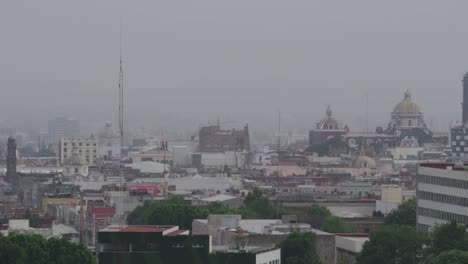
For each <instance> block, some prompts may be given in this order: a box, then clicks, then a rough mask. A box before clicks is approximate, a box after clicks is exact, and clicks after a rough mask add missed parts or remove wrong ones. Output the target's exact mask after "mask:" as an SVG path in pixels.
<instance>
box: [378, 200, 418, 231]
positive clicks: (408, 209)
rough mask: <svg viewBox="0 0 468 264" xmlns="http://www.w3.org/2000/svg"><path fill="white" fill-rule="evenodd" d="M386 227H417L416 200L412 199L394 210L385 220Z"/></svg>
mask: <svg viewBox="0 0 468 264" xmlns="http://www.w3.org/2000/svg"><path fill="white" fill-rule="evenodd" d="M384 224H385V225H409V226H416V199H410V200H407V201H405V202H403V203H402V204H400V205H399V206H398V208H397V209H396V210H392V211H391V212H390V213H389V214H388V215H387V216H386V217H385V220H384Z"/></svg>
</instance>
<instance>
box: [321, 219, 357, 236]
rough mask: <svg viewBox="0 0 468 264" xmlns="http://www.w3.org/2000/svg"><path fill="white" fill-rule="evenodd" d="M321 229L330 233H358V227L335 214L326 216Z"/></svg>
mask: <svg viewBox="0 0 468 264" xmlns="http://www.w3.org/2000/svg"><path fill="white" fill-rule="evenodd" d="M321 230H323V231H325V232H330V233H356V232H357V228H356V226H355V225H353V224H348V223H346V222H345V221H344V220H343V219H341V218H339V217H336V216H334V215H329V216H327V217H325V221H324V223H323V225H322V227H321Z"/></svg>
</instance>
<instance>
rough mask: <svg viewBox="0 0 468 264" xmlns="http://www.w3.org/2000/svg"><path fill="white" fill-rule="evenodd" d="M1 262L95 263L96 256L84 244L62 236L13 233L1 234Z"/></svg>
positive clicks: (22, 263) (45, 263) (35, 263)
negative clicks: (47, 236) (48, 236)
mask: <svg viewBox="0 0 468 264" xmlns="http://www.w3.org/2000/svg"><path fill="white" fill-rule="evenodd" d="M0 263H5V264H13V263H14V264H30V263H34V264H63V263H66V264H94V263H96V258H95V257H94V256H93V254H92V253H91V251H90V250H88V249H87V248H86V247H85V246H84V245H81V244H76V243H73V242H70V241H67V240H65V239H62V238H55V237H52V238H49V239H46V238H44V237H42V236H40V235H23V234H15V233H13V234H10V235H8V236H0Z"/></svg>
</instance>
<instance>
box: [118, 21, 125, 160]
mask: <svg viewBox="0 0 468 264" xmlns="http://www.w3.org/2000/svg"><path fill="white" fill-rule="evenodd" d="M119 133H120V162H122V158H123V134H124V82H123V62H122V20H121V21H120V73H119ZM120 165H121V164H120Z"/></svg>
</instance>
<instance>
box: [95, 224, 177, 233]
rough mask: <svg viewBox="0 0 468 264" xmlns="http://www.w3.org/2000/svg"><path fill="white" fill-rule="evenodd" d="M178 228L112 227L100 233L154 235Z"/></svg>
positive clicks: (147, 226) (148, 226)
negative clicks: (150, 233) (149, 233)
mask: <svg viewBox="0 0 468 264" xmlns="http://www.w3.org/2000/svg"><path fill="white" fill-rule="evenodd" d="M174 227H177V226H150V225H146V226H145V225H110V226H108V227H106V228H104V229H101V230H100V232H137V233H139V232H142V233H143V232H144V233H148V232H152V233H162V232H164V231H167V230H169V229H172V228H174Z"/></svg>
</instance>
